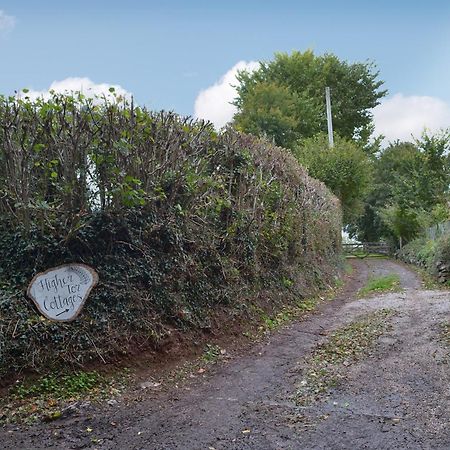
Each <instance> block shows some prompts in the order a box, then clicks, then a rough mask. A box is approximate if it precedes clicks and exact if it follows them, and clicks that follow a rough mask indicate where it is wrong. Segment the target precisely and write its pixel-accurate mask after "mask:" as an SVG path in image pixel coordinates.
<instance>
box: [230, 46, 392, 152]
mask: <svg viewBox="0 0 450 450" xmlns="http://www.w3.org/2000/svg"><path fill="white" fill-rule="evenodd" d="M378 75H379V74H378V71H377V70H376V67H375V65H374V64H373V63H371V62H364V63H353V64H350V63H348V62H346V61H341V60H340V59H338V58H337V56H335V55H333V54H325V55H322V56H316V55H314V53H313V52H312V51H310V50H308V51H305V52H303V53H301V52H298V51H294V52H293V53H292V54H290V55H289V54H287V53H277V54H275V58H274V60H273V61H270V62H262V63H261V65H260V68H259V69H258V70H256V71H254V72H252V73H248V72H245V71H244V72H240V73H239V75H238V81H239V85H238V86H237V93H238V96H237V98H236V99H235V101H234V104H235V105H236V107H237V113H236V115H235V117H234V123H235V126H236V127H237V128H238V129H241V130H242V131H246V132H254V131H255V130H257V131H260V132H262V133H265V134H267V135H269V136H271V137H273V139H274V140H275V142H276V143H277V144H282V143H284V142H285V136H284V135H283V130H282V127H281V129H280V128H278V127H275V128H274V127H270V126H266V125H265V120H264V118H265V117H270V115H271V112H272V110H273V108H274V104H273V103H271V102H269V101H267V93H268V91H269V90H270V92H272V93H277V95H276V102H275V105H276V106H275V108H277V109H279V108H280V107H281V106H280V105H281V103H283V104H284V103H285V105H284V107H282V108H281V109H282V110H283V120H284V121H286V120H287V119H290V122H292V123H293V124H294V126H293V128H292V131H291V133H293V134H294V135H295V136H297V137H302V138H306V137H312V136H313V135H315V134H317V133H319V132H324V131H326V129H327V125H326V108H325V98H324V92H325V87H326V86H329V87H330V88H331V92H332V105H333V107H332V109H333V126H334V130H335V131H336V133H337V134H338V135H340V136H342V137H345V138H347V139H352V138H356V139H359V140H362V141H363V142H364V144H366V143H367V142H368V138H369V135H370V133H371V131H372V127H373V126H372V112H371V110H372V108H374V107H375V106H376V105H378V104H379V100H380V99H381V98H382V97H383V96H384V95H386V91H385V90H382V89H380V88H381V86H382V85H383V81H381V80H379V79H378ZM288 144H289V145H290V144H291V142H288Z"/></svg>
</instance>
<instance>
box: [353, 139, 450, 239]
mask: <svg viewBox="0 0 450 450" xmlns="http://www.w3.org/2000/svg"><path fill="white" fill-rule="evenodd" d="M449 149H450V136H449V133H448V132H441V133H437V134H435V135H430V134H427V133H424V134H423V135H422V137H421V139H419V140H416V142H415V143H410V142H396V143H394V144H391V145H390V146H389V147H388V148H386V149H385V150H384V151H383V152H382V153H381V155H379V157H378V158H377V159H376V160H375V161H374V168H375V170H374V187H373V190H372V192H371V193H370V194H369V196H368V199H367V203H366V205H365V211H364V214H363V215H362V217H361V218H360V219H359V220H358V223H357V226H356V228H354V229H353V232H354V233H353V234H355V235H357V236H358V237H359V238H360V239H362V240H377V239H380V238H381V237H384V238H394V239H395V240H396V241H397V242H398V243H400V242H401V241H402V242H403V243H405V242H407V241H408V240H410V239H413V238H414V237H416V236H417V235H418V234H419V233H420V232H421V230H423V228H425V227H427V226H431V225H433V224H434V223H437V222H439V221H442V220H445V218H446V217H447V216H448V211H449V207H448V200H449V185H450V160H449V156H448V152H449Z"/></svg>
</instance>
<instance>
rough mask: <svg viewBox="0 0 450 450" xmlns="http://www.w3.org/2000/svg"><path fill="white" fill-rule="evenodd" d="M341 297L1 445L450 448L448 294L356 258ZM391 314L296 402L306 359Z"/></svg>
mask: <svg viewBox="0 0 450 450" xmlns="http://www.w3.org/2000/svg"><path fill="white" fill-rule="evenodd" d="M353 264H354V267H355V269H354V272H353V274H352V275H351V276H350V278H351V279H350V280H349V282H348V283H347V285H346V286H345V287H344V289H343V290H342V292H341V294H340V295H339V297H338V298H337V299H335V300H334V301H332V302H328V303H325V304H323V305H322V307H321V308H320V309H319V311H318V312H317V313H315V314H313V315H311V316H310V317H309V318H308V319H307V320H304V321H302V322H296V323H292V324H291V325H289V326H287V327H285V328H283V329H282V330H280V331H278V332H276V333H273V334H272V336H271V337H270V338H269V339H267V340H266V341H265V342H263V343H260V344H258V345H256V346H255V347H254V348H253V349H252V350H251V352H250V353H246V354H245V355H242V356H239V357H235V358H232V359H230V360H228V361H227V362H222V363H219V364H216V365H215V366H214V367H213V368H212V370H210V371H208V372H207V373H206V374H202V375H198V376H196V377H195V378H191V379H190V380H189V381H188V382H185V383H182V384H180V385H179V386H178V388H174V387H172V388H171V389H161V390H159V391H155V390H152V389H150V390H148V389H146V390H143V391H142V393H141V395H140V396H138V397H135V398H134V400H133V401H131V400H129V401H127V400H126V399H122V400H119V401H118V402H117V403H114V402H110V404H106V405H103V406H101V407H96V408H95V409H90V410H87V411H86V412H85V413H83V414H81V415H78V416H71V417H67V418H65V419H61V420H58V421H55V422H53V423H50V424H38V425H34V426H31V427H22V428H19V427H11V426H8V427H6V428H4V429H0V448H5V449H37V448H46V449H51V448H57V449H78V448H92V449H94V448H97V449H155V450H156V449H183V450H189V449H210V450H212V449H216V450H219V449H255V450H256V449H257V450H264V449H450V370H449V369H450V366H449V359H448V351H447V349H446V348H445V346H444V344H443V343H442V342H441V341H440V339H439V336H440V332H441V326H442V323H444V322H448V321H450V293H449V292H448V291H447V292H445V291H429V290H423V289H422V288H421V283H420V280H419V279H418V277H417V276H416V275H415V273H414V272H412V271H410V270H409V269H407V268H406V267H405V266H403V265H401V264H397V263H395V262H392V261H388V260H383V259H366V260H357V261H354V262H353ZM389 273H398V274H399V275H400V277H401V285H402V290H401V291H400V292H397V293H390V294H385V295H379V296H372V297H370V298H364V299H360V298H357V296H356V292H357V291H358V289H359V288H360V287H362V286H363V285H364V284H365V282H366V280H367V278H368V276H371V275H373V276H376V275H384V274H389ZM386 308H387V309H389V310H392V311H393V314H392V316H391V317H390V318H389V319H388V320H389V322H390V327H389V328H388V329H387V330H386V331H385V332H384V333H383V334H382V335H381V336H380V337H379V338H378V339H377V341H376V343H375V346H374V347H373V348H372V349H371V350H370V351H368V352H367V354H366V355H365V357H362V358H360V359H359V360H358V361H357V362H355V363H354V364H351V365H348V367H347V366H345V367H342V368H341V381H340V382H339V383H338V384H337V385H336V386H335V387H334V388H333V389H331V390H328V391H327V392H326V394H324V395H322V396H321V397H320V398H318V399H317V400H316V401H314V402H312V403H311V404H309V405H306V406H300V405H299V404H298V403H297V402H296V401H295V400H294V394H295V391H296V389H297V386H298V384H299V382H300V378H301V377H300V373H301V371H302V366H303V365H307V364H308V355H310V354H311V352H313V351H314V349H315V348H316V347H317V345H319V344H320V343H324V342H326V341H327V339H329V337H330V334H331V333H332V332H333V331H334V330H337V329H340V328H342V327H344V326H346V325H348V324H349V323H352V322H353V321H355V320H357V319H358V318H359V317H361V316H363V315H367V314H370V313H372V312H375V311H377V310H381V309H386Z"/></svg>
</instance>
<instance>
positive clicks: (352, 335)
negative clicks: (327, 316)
mask: <svg viewBox="0 0 450 450" xmlns="http://www.w3.org/2000/svg"><path fill="white" fill-rule="evenodd" d="M392 315H393V311H392V310H390V309H382V310H380V311H377V312H375V313H372V314H369V315H366V316H363V317H361V318H360V319H359V320H357V321H355V322H353V323H351V324H350V325H347V326H345V327H343V328H340V329H338V330H337V331H335V332H334V333H332V334H331V336H330V338H329V339H328V341H327V342H325V343H323V344H320V345H318V346H317V347H316V349H315V350H314V351H313V353H312V355H311V356H310V357H309V358H308V359H307V360H306V361H305V365H304V369H303V370H302V371H301V381H300V383H299V384H298V386H297V390H296V394H295V401H296V403H297V404H298V405H300V406H307V405H310V404H311V403H313V402H314V401H317V400H319V399H320V398H321V397H322V396H323V395H324V394H325V393H326V392H327V391H328V390H329V389H330V388H332V387H334V386H336V385H337V384H338V383H339V381H340V380H342V379H343V378H344V375H343V373H342V368H343V367H346V366H349V365H351V364H354V363H355V362H356V361H358V360H359V359H361V358H362V357H363V356H367V355H368V353H369V351H370V349H371V348H372V347H373V345H374V343H375V341H376V339H377V338H378V337H379V336H381V335H382V334H383V333H384V332H386V331H387V330H388V329H389V327H390V325H389V321H388V318H389V317H391V316H392Z"/></svg>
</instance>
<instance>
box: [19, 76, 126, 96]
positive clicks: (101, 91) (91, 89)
mask: <svg viewBox="0 0 450 450" xmlns="http://www.w3.org/2000/svg"><path fill="white" fill-rule="evenodd" d="M110 88H114V93H111V92H110V91H109V89H110ZM50 91H54V92H56V93H60V94H65V93H67V94H71V93H73V92H78V91H79V92H82V93H83V94H84V95H85V96H86V97H97V96H100V97H103V95H105V96H106V97H107V98H109V99H112V98H113V96H114V95H119V96H122V97H125V98H127V99H129V98H131V93H130V92H128V91H126V90H125V89H124V88H123V87H122V86H119V85H118V84H107V83H94V82H93V81H92V80H90V79H89V78H86V77H81V78H80V77H69V78H65V79H64V80H61V81H54V82H53V83H52V84H51V85H50V87H49V88H48V89H45V90H43V91H35V90H29V91H28V92H27V93H22V92H21V93H20V96H21V97H25V96H27V97H30V99H32V100H33V99H36V98H38V97H43V98H45V99H47V98H49V97H50Z"/></svg>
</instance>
